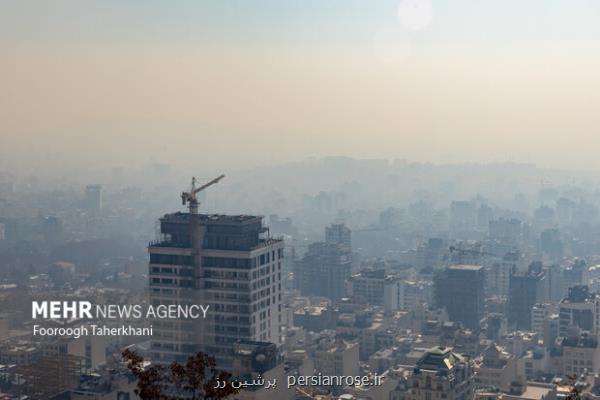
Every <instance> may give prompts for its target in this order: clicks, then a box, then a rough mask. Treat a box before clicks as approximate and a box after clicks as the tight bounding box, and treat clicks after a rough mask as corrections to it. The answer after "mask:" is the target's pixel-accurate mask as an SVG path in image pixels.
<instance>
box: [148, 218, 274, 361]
mask: <svg viewBox="0 0 600 400" xmlns="http://www.w3.org/2000/svg"><path fill="white" fill-rule="evenodd" d="M160 229H161V238H160V239H159V240H157V241H155V242H152V243H150V246H149V247H148V251H149V253H150V264H149V270H150V271H149V278H150V299H151V302H152V303H153V304H154V305H158V304H194V303H199V304H205V305H209V307H210V308H209V311H208V313H207V316H208V317H207V319H203V320H200V321H191V320H185V319H178V320H175V321H172V320H170V321H156V322H155V323H154V337H153V341H152V348H151V353H152V355H153V357H154V359H155V360H156V361H158V362H171V361H173V360H174V359H177V360H185V359H186V358H187V357H188V356H189V355H190V354H192V353H194V352H197V351H204V352H206V353H208V354H210V355H213V356H215V357H216V359H217V362H218V365H219V366H220V367H221V368H230V367H231V362H232V355H233V354H232V345H233V343H234V342H235V341H236V340H238V339H243V340H250V341H263V342H266V341H268V342H272V343H275V344H276V345H279V344H280V343H281V339H280V335H281V332H280V330H281V329H280V326H281V290H282V287H281V266H282V262H283V241H282V240H280V239H273V238H270V237H264V236H263V234H264V233H265V232H267V228H265V227H263V225H262V217H258V216H249V215H204V214H188V213H174V214H167V215H165V216H164V217H163V218H161V220H160Z"/></svg>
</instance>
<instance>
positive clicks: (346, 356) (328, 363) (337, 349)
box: [314, 337, 359, 376]
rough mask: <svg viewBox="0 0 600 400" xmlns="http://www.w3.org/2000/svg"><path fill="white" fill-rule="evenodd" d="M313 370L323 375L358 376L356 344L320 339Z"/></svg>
mask: <svg viewBox="0 0 600 400" xmlns="http://www.w3.org/2000/svg"><path fill="white" fill-rule="evenodd" d="M314 361H315V370H316V371H317V372H320V373H321V374H323V375H330V376H333V375H345V376H356V375H359V354H358V343H352V342H347V341H345V340H342V339H333V340H332V339H330V338H328V337H326V338H322V339H321V340H320V341H319V343H318V344H317V349H316V350H315V354H314Z"/></svg>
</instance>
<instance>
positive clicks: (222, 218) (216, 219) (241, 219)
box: [161, 212, 263, 225]
mask: <svg viewBox="0 0 600 400" xmlns="http://www.w3.org/2000/svg"><path fill="white" fill-rule="evenodd" d="M197 217H198V221H199V222H200V223H204V224H227V225H231V224H248V223H255V222H261V221H262V219H263V217H262V216H260V215H245V214H240V215H226V214H197ZM161 220H165V221H168V222H173V223H188V222H189V221H190V213H184V212H176V213H171V214H165V215H164V216H163V217H162V218H161Z"/></svg>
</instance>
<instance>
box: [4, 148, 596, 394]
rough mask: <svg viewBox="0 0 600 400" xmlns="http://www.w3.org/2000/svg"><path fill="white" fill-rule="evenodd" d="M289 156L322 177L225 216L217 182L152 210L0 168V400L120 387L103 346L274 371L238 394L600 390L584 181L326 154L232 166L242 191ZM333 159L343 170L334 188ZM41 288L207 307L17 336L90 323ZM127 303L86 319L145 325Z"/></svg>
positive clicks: (139, 195)
mask: <svg viewBox="0 0 600 400" xmlns="http://www.w3.org/2000/svg"><path fill="white" fill-rule="evenodd" d="M148 168H150V169H151V170H153V171H154V172H155V174H157V175H160V174H163V179H165V180H171V179H172V178H173V177H174V176H175V175H178V174H179V172H178V171H176V170H174V169H173V170H172V169H171V168H169V167H168V166H167V165H161V166H156V165H152V166H149V167H148ZM290 168H293V170H294V171H295V174H296V175H295V178H296V179H297V182H298V185H300V183H301V182H302V181H304V180H310V178H311V177H312V176H315V179H316V180H315V182H319V184H318V185H319V186H322V182H323V181H324V180H328V181H329V182H330V184H331V189H329V190H319V189H317V190H318V192H315V191H313V190H312V187H311V186H310V185H307V186H298V188H302V187H303V188H304V190H305V191H304V192H302V193H297V192H296V190H289V189H288V188H283V189H281V190H279V191H278V192H277V195H276V198H275V199H273V195H272V193H263V192H261V191H258V192H257V193H255V194H248V196H247V202H244V201H239V200H236V202H239V204H240V210H239V212H238V213H235V212H229V210H230V209H228V210H227V211H228V212H227V213H224V212H219V211H220V210H221V206H220V204H224V205H225V207H224V208H226V206H227V205H228V202H227V200H226V199H232V198H235V199H239V198H240V197H241V196H242V193H240V192H239V191H240V190H243V189H241V187H240V184H238V183H237V182H236V177H235V176H232V177H230V176H228V177H220V178H219V179H216V180H214V181H212V182H209V180H200V179H199V180H198V182H197V183H196V182H194V183H193V186H192V187H191V188H188V187H186V186H189V184H188V185H186V186H184V187H183V189H184V191H183V195H182V199H183V205H182V204H181V203H179V205H177V204H178V203H177V201H178V197H179V196H178V193H179V192H181V190H179V191H176V189H175V188H174V187H173V188H172V190H171V186H174V185H173V184H171V185H170V186H169V185H167V187H169V190H167V191H165V192H163V193H166V194H171V195H172V196H171V197H172V199H171V200H172V201H171V200H169V201H167V203H168V204H169V206H165V208H164V209H163V211H164V212H162V213H159V212H157V211H155V209H156V208H158V207H160V206H159V205H158V204H160V203H161V202H162V201H163V200H164V199H162V198H161V197H160V196H155V193H156V192H155V190H154V189H151V190H149V191H148V190H144V189H143V188H139V187H135V186H130V185H128V184H126V183H125V184H123V183H122V182H124V181H125V179H123V178H120V179H118V180H113V181H106V182H103V183H102V184H99V183H93V184H81V185H79V186H77V185H76V184H75V182H71V183H69V184H68V185H67V184H65V186H64V187H55V188H50V189H44V188H43V185H42V186H36V185H32V184H31V181H32V180H35V177H20V176H17V175H14V174H10V173H3V174H2V179H1V180H0V183H1V186H0V190H1V191H0V193H1V194H2V203H1V205H0V215H1V218H0V233H1V234H0V263H1V265H0V268H1V269H0V271H1V272H2V277H1V279H2V280H1V286H0V290H1V293H0V294H1V298H0V299H1V301H2V317H1V319H0V328H1V330H0V333H1V339H2V342H1V344H0V364H1V367H0V368H1V372H2V374H1V377H2V380H1V386H0V387H1V391H2V393H3V394H2V396H3V397H2V398H6V399H29V398H31V399H63V398H65V399H134V398H137V397H136V396H135V392H134V391H135V388H136V380H135V378H134V377H133V376H132V375H131V373H130V371H129V370H128V369H127V368H126V364H125V363H124V361H123V360H122V358H121V352H122V351H123V349H130V350H132V351H135V352H136V353H137V354H140V355H142V356H143V357H144V360H145V361H146V362H149V363H151V364H169V363H171V362H172V361H182V362H184V361H185V360H186V359H187V358H188V357H189V356H191V355H193V354H194V353H196V352H204V353H206V354H210V355H212V356H214V357H215V359H216V362H217V366H218V367H219V368H221V369H223V370H225V371H229V372H230V373H232V376H233V377H234V378H235V379H257V376H262V379H272V380H273V381H275V380H276V381H277V382H279V384H278V385H277V386H276V387H275V388H273V387H269V388H267V387H253V388H243V389H241V390H240V391H239V393H237V394H235V395H233V396H234V397H232V398H240V399H274V398H276V399H303V398H319V399H337V398H342V399H389V400H400V399H407V400H408V399H434V398H448V399H474V398H475V399H486V400H487V399H490V400H491V399H546V400H549V399H560V398H567V396H569V395H570V394H571V392H572V390H573V389H574V388H577V390H579V391H580V393H581V394H580V395H581V396H583V397H582V398H589V399H594V398H596V396H600V382H599V381H598V373H599V372H600V347H599V346H598V336H597V335H598V332H599V328H600V323H599V321H600V294H598V291H599V289H600V265H599V256H600V239H599V238H600V235H599V233H600V215H599V213H598V207H599V206H600V204H599V203H598V200H597V193H598V190H599V188H600V186H598V183H596V182H593V181H590V180H587V181H586V182H577V181H576V180H575V178H573V176H574V175H572V176H569V174H567V173H564V174H565V175H563V173H557V172H552V171H547V170H543V169H539V168H535V167H532V166H527V165H517V164H502V165H462V166H461V165H454V166H451V165H448V166H434V165H427V164H417V163H407V162H388V161H385V160H354V159H349V158H339V157H338V158H327V159H321V160H310V161H306V162H302V163H298V164H294V165H282V166H280V167H273V168H271V169H269V168H267V169H260V170H258V171H246V172H243V173H242V172H240V175H242V176H244V178H243V179H248V180H249V181H248V183H249V185H250V186H252V185H253V184H254V182H253V181H252V179H258V177H259V176H261V177H262V178H263V179H268V178H269V177H270V176H271V175H272V174H279V173H280V171H281V170H284V171H285V170H287V169H290ZM348 170H361V171H362V174H356V175H355V176H353V179H352V181H350V182H348V181H346V180H345V179H344V175H345V174H344V173H342V171H348ZM453 170H454V172H453ZM157 171H162V172H160V173H158V172H157ZM456 171H460V172H461V173H456ZM465 171H469V173H464V172H465ZM516 171H519V172H520V173H519V174H515V173H514V172H516ZM326 172H327V173H328V175H329V177H328V178H326V179H323V178H322V177H321V178H316V177H317V176H322V175H323V174H324V173H326ZM438 173H439V175H441V176H444V175H445V176H446V177H447V179H446V177H445V179H441V180H438V179H433V178H434V177H435V176H436V175H437V174H438ZM553 173H555V175H554V176H551V174H553ZM369 176H380V177H383V176H385V178H382V179H370V178H368V177H369ZM250 177H252V178H250ZM400 177H402V178H400ZM474 177H476V179H474ZM538 178H539V179H538ZM238 179H239V178H238ZM479 179H487V180H488V184H486V185H482V186H481V187H480V188H479V187H478V186H477V184H476V183H477V180H479ZM174 180H175V179H174ZM221 180H222V181H221ZM228 180H229V182H228ZM535 180H537V181H538V182H539V183H538V185H537V187H531V186H529V187H528V190H525V191H523V192H521V191H514V192H509V191H504V190H505V189H504V188H506V187H512V188H514V190H519V188H520V187H526V186H525V185H524V184H525V183H528V182H530V181H535ZM551 180H552V183H550V182H551ZM268 181H269V182H273V180H271V179H269V180H268ZM389 181H398V182H400V184H399V185H395V186H391V187H385V188H384V186H385V184H386V182H389ZM402 181H407V182H410V185H412V186H415V187H425V186H427V187H428V188H429V189H418V190H410V189H408V185H403V184H402V183H401V182H402ZM206 182H209V184H207V185H201V184H204V183H206ZM382 185H383V186H382ZM259 186H260V185H259ZM499 187H501V188H502V189H501V190H502V191H503V193H502V195H501V196H498V198H497V200H496V199H495V198H494V197H490V195H493V194H494V193H495V192H496V191H498V190H499ZM75 188H78V189H75ZM448 188H454V189H453V190H448ZM407 190H408V191H407ZM438 193H439V195H438ZM371 196H372V197H371ZM454 196H457V197H456V198H453V197H454ZM267 198H271V200H270V201H272V202H273V203H275V204H278V205H277V206H273V208H274V209H276V210H277V214H275V213H269V209H270V208H271V205H270V204H269V200H266V199H267ZM260 199H265V201H264V206H260V205H259V206H257V204H260V203H261V201H260ZM386 202H387V203H388V204H389V206H388V207H383V208H382V207H381V206H380V204H382V203H386ZM205 204H206V205H205ZM211 204H212V206H211ZM171 205H172V206H171ZM169 207H171V208H169ZM213 211H214V212H213ZM152 212H154V213H156V214H157V215H155V218H151V217H150V216H149V214H150V213H152ZM302 216H305V218H304V219H303V218H302ZM45 300H61V301H87V302H91V303H92V304H119V305H124V304H139V305H144V306H146V307H149V306H159V305H161V304H162V305H168V304H171V305H173V304H193V303H200V304H205V305H206V309H207V310H208V311H207V312H206V314H205V316H206V318H204V319H201V320H193V319H190V318H175V319H174V320H172V321H163V320H155V321H154V322H152V323H151V325H152V331H151V334H149V333H148V332H149V331H148V330H146V331H140V332H143V334H142V335H141V336H140V335H137V334H123V331H119V332H120V334H116V335H110V334H104V335H102V334H99V335H95V334H94V335H90V334H87V335H86V334H84V335H76V336H74V335H70V336H69V335H45V336H44V335H39V334H37V335H36V331H35V330H34V329H33V326H34V325H36V324H40V323H42V324H45V325H43V326H44V327H45V329H48V328H49V327H53V326H54V327H57V326H59V327H62V328H65V329H66V328H68V327H70V326H79V325H82V323H83V324H84V325H85V326H87V327H91V326H97V325H98V324H99V323H100V321H99V318H100V317H99V316H98V319H97V318H96V317H97V316H96V315H94V316H93V319H91V320H90V319H82V318H70V319H64V318H55V319H48V320H44V321H39V320H34V319H32V318H30V315H31V304H32V302H42V301H45ZM36 304H37V303H36ZM136 307H141V306H136ZM102 313H103V315H104V316H106V311H103V312H102ZM141 314H142V313H141V312H139V313H138V315H128V316H125V317H123V316H122V315H121V318H117V319H116V320H107V321H105V322H106V323H105V325H106V326H108V327H114V328H115V329H116V328H118V327H120V326H122V325H123V324H124V323H127V324H129V325H131V326H132V327H137V328H148V326H149V325H148V324H149V319H146V318H141V317H140V315H141ZM106 329H108V328H106ZM132 329H133V328H132ZM64 332H68V331H64ZM115 332H116V331H115ZM303 377H313V378H314V379H313V381H312V383H310V382H311V381H310V379H308V380H306V382H309V383H305V384H300V385H299V384H298V383H297V382H304V381H303V380H302V379H303ZM324 377H327V379H333V378H335V377H337V378H338V380H337V381H329V380H324ZM344 377H357V378H359V379H360V378H361V377H365V378H364V379H365V380H364V382H361V383H359V384H357V383H355V382H351V384H349V385H347V384H346V383H347V382H346V381H344V380H343V378H344ZM317 378H318V379H317ZM299 379H300V380H299ZM288 382H292V383H293V384H286V383H288ZM332 382H333V383H335V384H332Z"/></svg>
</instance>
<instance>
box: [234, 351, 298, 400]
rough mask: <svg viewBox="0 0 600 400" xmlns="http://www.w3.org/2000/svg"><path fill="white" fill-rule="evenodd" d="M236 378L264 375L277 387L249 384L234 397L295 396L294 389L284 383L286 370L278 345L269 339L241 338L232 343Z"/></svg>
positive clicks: (262, 399)
mask: <svg viewBox="0 0 600 400" xmlns="http://www.w3.org/2000/svg"><path fill="white" fill-rule="evenodd" d="M232 374H233V376H234V380H238V381H241V382H243V381H253V380H255V379H263V380H264V382H274V381H276V382H277V383H278V384H277V385H276V386H275V387H271V388H267V387H266V386H264V385H263V386H247V387H246V388H244V389H242V390H240V391H239V392H238V393H237V394H235V395H233V396H232V399H234V400H270V399H281V400H292V399H294V398H295V390H294V389H293V388H288V387H287V385H285V381H286V373H285V369H284V364H283V359H282V357H281V356H280V355H279V350H278V348H277V346H276V345H275V344H273V343H269V342H253V341H248V340H239V341H237V342H235V343H234V344H233V370H232Z"/></svg>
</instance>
